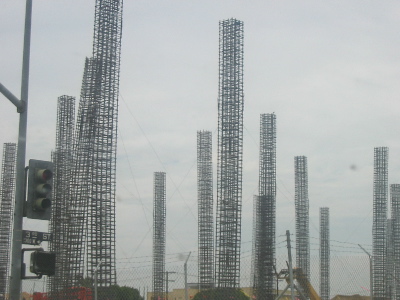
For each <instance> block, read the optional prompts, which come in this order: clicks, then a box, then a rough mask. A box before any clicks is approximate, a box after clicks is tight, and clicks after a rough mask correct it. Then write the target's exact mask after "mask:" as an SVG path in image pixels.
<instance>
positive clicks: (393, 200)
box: [390, 184, 400, 300]
mask: <svg viewBox="0 0 400 300" xmlns="http://www.w3.org/2000/svg"><path fill="white" fill-rule="evenodd" d="M390 208H391V209H390V210H391V218H392V232H393V233H392V238H393V267H394V268H393V280H394V289H393V294H392V299H395V300H400V184H391V185H390Z"/></svg>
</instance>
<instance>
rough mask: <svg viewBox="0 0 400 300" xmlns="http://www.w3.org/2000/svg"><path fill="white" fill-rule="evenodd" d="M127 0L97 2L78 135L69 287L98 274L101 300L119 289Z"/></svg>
mask: <svg viewBox="0 0 400 300" xmlns="http://www.w3.org/2000/svg"><path fill="white" fill-rule="evenodd" d="M121 31H122V0H96V5H95V21H94V41H93V57H92V58H90V59H86V63H85V71H84V79H83V84H82V92H81V99H80V103H79V110H78V119H77V122H76V123H77V125H76V130H75V148H74V178H73V179H72V183H71V189H72V191H71V195H72V199H71V201H70V203H71V208H70V209H69V213H68V221H69V224H70V226H72V227H73V228H72V229H71V230H70V231H69V233H68V244H69V245H68V248H69V252H68V255H69V261H70V266H69V267H68V269H69V270H68V276H67V278H68V286H76V285H77V284H79V281H80V280H81V279H83V278H84V277H93V274H94V271H95V270H97V272H96V273H97V284H98V286H99V288H100V289H99V298H100V299H102V298H105V297H110V295H106V294H105V292H104V293H103V292H102V291H105V289H102V287H108V286H111V285H114V284H116V270H115V185H116V174H115V173H116V147H117V119H118V90H119V67H120V52H121Z"/></svg>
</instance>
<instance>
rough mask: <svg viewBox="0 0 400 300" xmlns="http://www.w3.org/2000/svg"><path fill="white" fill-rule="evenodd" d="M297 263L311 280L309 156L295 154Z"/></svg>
mask: <svg viewBox="0 0 400 300" xmlns="http://www.w3.org/2000/svg"><path fill="white" fill-rule="evenodd" d="M294 163H295V210H296V213H295V215H296V264H297V268H301V269H302V270H303V274H304V275H305V276H306V277H307V280H310V240H309V201H308V170H307V157H306V156H295V158H294Z"/></svg>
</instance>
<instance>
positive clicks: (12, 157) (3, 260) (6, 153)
mask: <svg viewBox="0 0 400 300" xmlns="http://www.w3.org/2000/svg"><path fill="white" fill-rule="evenodd" d="M16 153H17V145H16V144H15V143H5V144H4V145H3V163H2V170H1V190H0V201H1V202H0V254H1V255H0V299H5V295H6V293H7V291H8V284H9V276H10V274H9V269H10V261H9V260H10V252H11V248H10V247H11V236H12V222H13V214H14V198H15V164H16Z"/></svg>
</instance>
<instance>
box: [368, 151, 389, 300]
mask: <svg viewBox="0 0 400 300" xmlns="http://www.w3.org/2000/svg"><path fill="white" fill-rule="evenodd" d="M388 157H389V149H388V148H387V147H376V148H374V200H373V223H372V256H373V269H372V276H373V293H374V300H383V299H384V298H385V297H386V292H385V276H386V271H385V269H386V268H385V257H386V223H387V200H388Z"/></svg>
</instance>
